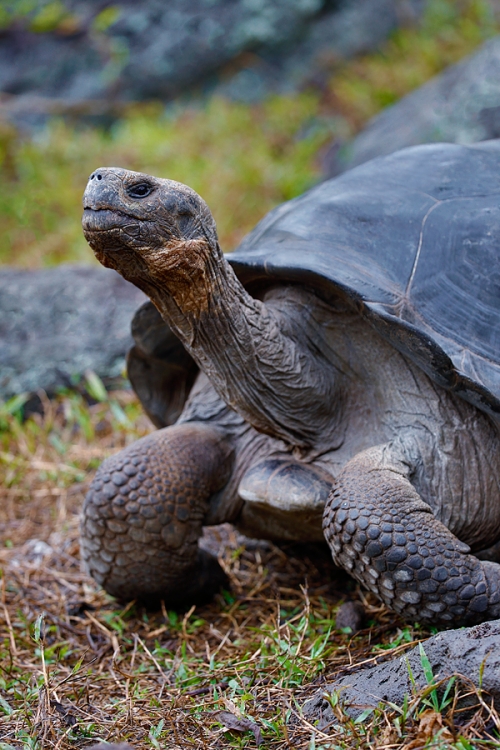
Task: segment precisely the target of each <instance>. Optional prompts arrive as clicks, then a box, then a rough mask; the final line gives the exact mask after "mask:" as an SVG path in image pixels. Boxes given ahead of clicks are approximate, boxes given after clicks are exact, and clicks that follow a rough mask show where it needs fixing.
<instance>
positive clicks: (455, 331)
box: [129, 140, 500, 427]
mask: <svg viewBox="0 0 500 750" xmlns="http://www.w3.org/2000/svg"><path fill="white" fill-rule="evenodd" d="M226 257H227V259H228V261H229V263H230V264H231V265H232V267H233V268H234V270H235V272H236V274H237V276H238V277H239V279H240V280H241V281H242V283H243V284H244V285H245V286H247V287H250V289H251V290H252V288H257V287H258V286H262V285H263V284H266V283H267V284H268V283H275V282H277V281H278V282H279V281H286V282H295V283H301V284H307V285H308V286H310V287H313V288H314V289H315V290H316V292H317V293H318V294H319V295H321V296H322V297H323V298H324V299H326V300H329V299H333V298H338V297H339V295H340V296H341V297H342V298H343V301H344V302H345V303H347V304H348V305H352V306H353V307H354V308H355V309H356V310H358V312H359V313H360V314H361V315H363V316H364V317H365V318H366V319H367V321H368V322H369V323H370V324H371V325H372V326H373V327H374V328H375V329H376V330H377V331H378V332H379V333H380V334H381V335H382V336H383V337H384V338H385V339H387V340H388V341H390V342H391V344H392V345H393V346H394V347H396V348H397V349H398V350H399V351H400V352H402V353H403V354H405V355H406V356H408V357H409V358H410V359H412V360H413V361H414V362H415V363H416V364H417V365H418V366H419V367H421V368H422V369H423V370H424V371H425V372H426V373H427V374H428V375H429V376H430V377H431V378H432V379H433V380H434V381H435V382H436V383H438V384H439V385H441V386H443V387H445V388H447V389H449V390H452V391H454V392H455V393H457V394H458V395H460V396H461V397H463V398H464V399H466V400H467V401H470V402H471V403H473V404H475V405H476V406H477V407H479V408H480V409H482V410H483V411H486V412H488V413H489V414H491V415H493V416H494V417H495V418H496V419H498V420H500V140H495V141H486V142H483V143H479V144H475V145H474V146H458V145H453V144H432V145H425V146H415V147H412V148H407V149H403V150H402V151H399V152H396V153H394V154H391V155H390V156H384V157H381V158H378V159H374V160H373V161H370V162H368V163H366V164H362V165H361V166H359V167H356V168H355V169H352V170H350V171H349V172H346V173H344V174H343V175H341V176H340V177H336V178H334V179H332V180H328V181H327V182H323V183H322V184H320V185H318V186H317V187H314V188H313V189H312V190H309V191H308V192H307V193H305V194H304V195H302V196H300V197H299V198H295V199H294V200H291V201H289V202H287V203H284V204H282V205H281V206H278V207H277V208H275V209H274V210H273V211H271V212H270V213H269V214H268V215H267V216H266V217H265V218H264V219H263V220H262V221H261V222H260V223H259V224H258V225H257V226H256V227H255V229H254V230H253V231H252V232H251V233H250V234H249V235H248V236H247V237H246V238H245V239H244V240H243V242H242V243H241V245H240V246H239V247H238V248H237V249H236V250H235V251H234V252H233V253H231V254H230V255H228V256H226ZM132 332H133V335H134V338H135V341H136V344H137V346H136V347H135V349H133V350H132V352H131V353H130V356H129V377H130V380H131V382H132V385H133V387H134V388H135V390H136V391H137V393H138V395H139V397H140V398H141V401H142V403H143V405H144V406H145V408H146V410H147V412H148V413H149V415H150V417H151V419H152V420H153V422H154V423H155V424H156V425H157V426H158V427H162V426H165V425H166V424H172V422H173V421H175V419H176V418H177V417H178V415H179V414H180V412H181V409H182V405H183V403H184V400H185V398H186V396H187V393H188V392H189V389H190V387H191V384H192V382H193V381H194V377H195V374H196V369H197V368H196V365H195V364H194V362H193V361H192V360H191V357H190V356H189V355H188V354H187V352H186V351H185V350H184V349H183V347H182V344H181V343H180V341H179V340H178V339H176V337H175V336H174V334H173V333H171V332H170V330H169V329H168V327H167V326H166V325H165V324H164V323H163V321H162V320H161V318H160V316H159V313H157V311H156V310H155V308H154V307H153V306H152V304H151V303H146V305H145V306H143V308H141V309H140V310H139V311H138V313H137V314H136V317H135V319H134V322H133V325H132ZM145 369H148V370H149V375H147V373H146V376H145ZM152 371H154V372H152ZM153 381H155V382H154V383H153Z"/></svg>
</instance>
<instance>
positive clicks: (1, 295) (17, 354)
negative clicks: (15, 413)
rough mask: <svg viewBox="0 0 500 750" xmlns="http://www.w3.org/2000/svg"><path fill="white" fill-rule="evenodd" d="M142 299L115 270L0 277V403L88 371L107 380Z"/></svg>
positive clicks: (117, 368) (70, 269) (121, 356)
mask: <svg viewBox="0 0 500 750" xmlns="http://www.w3.org/2000/svg"><path fill="white" fill-rule="evenodd" d="M145 299H146V298H145V296H144V294H143V293H142V292H140V291H139V290H138V289H136V287H134V286H133V285H132V284H129V283H128V282H127V281H124V279H122V278H121V276H119V275H118V274H117V273H116V272H115V271H111V270H109V269H105V268H100V267H99V268H98V267H95V268H93V267H76V266H59V267H58V268H50V269H44V270H38V271H25V270H19V269H14V268H12V269H9V268H3V269H2V270H1V271H0V362H1V363H2V364H1V367H0V398H3V399H5V398H8V397H10V396H12V395H14V394H17V393H23V392H35V391H37V390H38V389H40V388H42V389H44V390H45V391H47V392H49V393H50V392H53V391H54V389H55V388H57V386H62V385H63V386H67V385H68V383H69V380H70V378H71V376H72V375H81V374H82V373H84V372H85V371H86V370H93V371H94V372H96V373H97V374H98V375H99V376H100V377H103V378H107V377H115V376H117V375H119V374H120V372H121V371H122V369H123V367H124V363H125V354H126V352H127V350H128V348H129V347H130V345H131V343H132V338H131V335H130V321H131V319H132V316H133V314H134V312H135V310H136V309H137V307H139V305H141V304H142V303H143V302H144V300H145Z"/></svg>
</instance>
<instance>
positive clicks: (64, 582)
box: [0, 391, 500, 750]
mask: <svg viewBox="0 0 500 750" xmlns="http://www.w3.org/2000/svg"><path fill="white" fill-rule="evenodd" d="M87 401H88V397H87V398H84V396H83V395H78V394H66V395H63V396H60V397H59V398H58V399H57V400H56V401H54V402H51V403H50V402H47V401H45V417H44V418H42V417H40V416H37V415H35V416H34V417H31V418H30V419H28V421H27V422H25V423H24V425H21V423H20V421H19V419H18V417H16V415H15V414H14V415H9V414H8V413H7V412H8V411H9V409H8V408H7V409H5V408H4V412H3V415H0V421H1V423H2V424H1V427H2V429H3V432H2V435H1V437H0V439H1V450H2V453H1V458H2V474H3V481H2V489H1V490H0V495H1V501H2V502H1V506H0V507H1V510H0V533H1V535H2V542H3V545H2V549H1V550H0V564H1V566H2V570H3V575H2V580H1V590H0V593H1V604H0V749H1V750H6V749H7V748H16V750H17V748H19V749H20V748H31V749H35V748H36V749H37V750H38V749H43V750H45V748H47V749H48V748H51V749H52V748H54V750H55V749H56V748H57V750H66V749H68V748H78V747H89V746H90V745H92V744H93V743H94V742H97V741H98V740H106V741H110V742H111V741H128V742H130V743H131V744H132V746H133V747H135V748H186V747H193V748H200V750H201V749H202V748H203V750H209V749H210V750H212V749H215V748H222V747H236V748H243V747H249V748H251V747H255V746H256V743H257V741H259V740H260V739H262V746H263V747H269V748H276V749H277V748H304V749H306V748H307V750H315V749H316V750H319V749H320V748H325V750H326V748H351V747H359V748H368V747H380V748H382V747H384V748H403V747H406V748H414V749H415V748H417V747H424V746H425V747H435V748H438V747H439V748H445V747H446V748H447V747H449V748H457V750H458V749H460V750H469V748H473V747H479V745H477V744H476V742H477V738H480V739H481V741H485V739H486V738H487V737H489V736H490V734H491V732H492V731H493V729H494V727H495V726H496V727H498V726H499V724H498V720H497V718H496V716H495V715H492V714H491V712H490V711H489V709H488V708H487V704H485V705H484V706H481V705H479V704H478V708H477V712H476V714H475V715H474V716H473V717H472V718H470V717H469V719H468V723H464V721H463V720H461V719H460V715H459V714H456V713H454V706H453V703H451V704H450V705H448V706H446V707H443V710H442V711H439V712H436V711H435V710H434V711H433V710H432V709H431V708H429V707H428V705H427V704H426V702H425V701H426V700H427V702H428V696H427V698H424V697H423V696H415V697H414V698H413V701H414V704H415V705H414V709H413V712H408V709H406V713H405V709H404V707H403V708H402V709H401V710H400V711H399V712H398V711H397V710H395V709H394V707H393V708H390V707H388V708H387V710H385V711H382V710H381V711H377V712H375V713H374V714H372V715H371V716H370V717H369V718H368V717H365V718H364V720H363V721H361V722H358V723H355V722H353V721H352V720H351V719H349V718H348V717H347V716H346V715H345V714H344V713H343V711H342V709H341V707H340V706H339V705H338V706H335V712H336V715H337V716H338V721H336V722H335V723H334V724H333V725H331V726H330V727H327V728H323V729H319V728H318V727H315V726H312V725H311V724H310V723H309V722H308V721H307V720H306V719H305V718H304V717H303V716H302V711H301V706H302V705H303V703H304V701H305V700H306V699H307V698H308V697H310V696H312V695H313V693H314V692H315V691H317V690H318V688H321V685H322V684H324V683H325V681H326V680H328V679H329V678H330V679H331V676H332V675H333V674H334V673H335V672H337V671H339V670H345V669H346V668H348V667H349V665H357V664H360V663H364V662H367V661H368V662H373V661H374V660H375V659H376V658H380V656H382V657H384V656H385V655H387V654H388V653H390V652H391V650H392V649H397V651H398V652H401V651H402V650H404V649H405V648H406V647H409V646H410V645H412V644H413V643H414V642H415V641H416V640H417V639H419V638H421V637H424V636H426V635H428V633H427V632H425V631H423V630H421V629H418V627H417V629H415V628H412V627H408V626H404V625H403V624H402V623H401V622H400V621H399V620H398V619H397V618H396V617H395V616H393V615H391V614H390V613H388V612H387V611H386V610H385V609H384V608H383V607H381V606H380V605H379V604H378V603H377V602H376V601H375V600H374V599H371V598H364V595H363V594H362V593H361V592H359V591H358V590H356V589H355V587H354V584H353V582H352V581H351V580H350V579H348V578H347V577H346V576H345V575H344V574H342V573H340V572H339V571H337V570H336V569H335V568H334V567H333V565H332V563H331V561H330V558H329V556H328V554H327V552H326V550H324V549H323V548H320V547H304V546H302V547H297V546H295V547H288V548H283V549H282V548H279V547H277V546H275V545H273V544H270V543H267V542H255V541H250V540H245V539H244V538H242V537H241V536H239V535H238V534H237V533H236V532H235V530H234V529H233V528H232V527H230V526H222V527H216V528H214V529H210V530H209V532H208V533H207V534H206V536H205V539H204V542H203V543H204V544H205V545H206V546H207V547H208V548H209V549H210V550H211V551H212V552H214V553H215V554H217V555H218V557H219V560H220V562H221V564H222V566H223V567H224V569H225V570H226V572H227V574H228V576H229V579H230V581H231V587H230V590H229V591H224V592H222V593H221V594H219V595H218V596H217V597H216V598H215V600H214V601H213V602H212V603H211V604H209V605H205V606H200V607H196V608H194V607H193V608H192V609H191V610H189V611H187V612H181V613H178V612H173V611H167V610H166V609H165V608H163V609H162V610H160V611H157V612H148V611H146V610H145V609H143V608H142V607H140V606H137V605H135V604H134V603H131V604H128V605H125V606H124V605H120V604H118V603H117V602H116V601H115V600H113V599H112V598H111V597H108V596H107V595H106V594H105V593H103V592H102V591H101V590H99V589H98V588H97V587H96V586H95V584H94V583H93V581H92V580H91V579H89V578H88V577H87V576H86V575H85V574H84V573H82V571H81V569H80V562H79V550H78V514H79V509H80V507H81V503H82V500H83V496H84V492H85V481H83V482H82V479H85V480H86V481H88V478H89V476H90V474H91V472H92V470H93V468H94V467H95V465H96V464H97V463H98V462H99V461H100V460H101V459H102V458H104V457H105V456H106V455H108V454H109V453H110V452H113V451H116V450H117V449H118V448H119V447H121V446H123V445H124V444H126V443H127V442H129V441H130V440H133V439H135V437H137V436H139V435H141V434H144V433H145V432H146V431H147V430H148V429H149V426H148V424H147V422H146V421H145V419H144V418H143V417H140V416H139V414H140V412H139V409H138V406H137V404H136V403H135V402H134V400H133V398H132V396H131V394H130V393H128V392H126V391H122V392H116V393H114V394H112V396H111V397H110V398H109V399H108V400H106V401H103V402H101V403H94V404H93V405H92V406H88V405H87V403H86V402H87ZM14 407H15V404H14V405H12V404H11V406H10V411H14V412H15V408H14ZM117 420H118V421H117ZM120 425H121V426H120ZM75 480H76V481H75ZM346 597H354V598H360V597H361V598H362V599H363V601H364V605H365V609H366V611H367V616H368V627H367V628H366V629H365V630H363V631H361V632H360V633H358V634H357V635H355V636H351V635H349V634H346V633H342V632H339V631H338V630H335V627H334V621H335V614H336V610H337V607H338V605H339V603H340V602H341V601H342V600H344V599H345V598H346ZM403 714H404V716H405V717H406V718H405V719H404V720H402V719H401V716H402V715H403ZM431 739H432V742H433V743H434V744H432V745H429V744H427V745H426V742H430V741H431ZM436 743H438V744H436ZM485 746H486V747H500V745H499V744H497V743H496V742H495V741H494V740H486V745H485Z"/></svg>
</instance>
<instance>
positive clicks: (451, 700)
mask: <svg viewBox="0 0 500 750" xmlns="http://www.w3.org/2000/svg"><path fill="white" fill-rule="evenodd" d="M16 13H17V14H19V13H21V14H24V16H25V17H26V18H29V22H30V24H31V28H33V29H35V30H38V31H39V32H40V33H44V31H47V30H50V29H53V28H61V25H63V26H64V24H66V25H68V24H69V25H71V23H74V19H73V18H72V17H71V16H69V15H68V14H67V13H66V11H65V10H64V6H63V4H62V3H60V2H48V3H36V2H35V0H22V2H21V1H20V2H18V3H17V4H16V3H13V2H12V3H5V4H4V6H3V7H2V8H0V26H2V25H4V26H5V25H7V24H8V23H10V22H12V19H13V18H16V17H17V16H16ZM103 13H105V11H103ZM98 19H99V20H98V24H100V28H102V29H105V28H106V24H108V23H110V22H112V18H111V17H110V14H109V13H108V15H104V16H103V15H102V14H101V15H100V16H98ZM98 30H99V29H98ZM497 31H498V19H496V18H495V16H494V14H493V12H492V11H491V7H490V3H488V2H487V1H486V0H430V2H429V3H428V9H427V12H426V15H425V18H424V20H423V22H422V23H421V24H420V25H419V26H408V27H406V28H402V29H400V30H399V31H398V32H397V33H395V34H394V36H393V37H392V39H391V40H390V41H389V42H388V43H387V44H386V45H385V46H384V47H383V49H381V50H380V51H379V52H377V53H374V54H370V55H367V56H364V57H362V58H358V59H357V60H354V61H351V62H347V63H339V62H337V63H335V66H334V75H333V72H332V78H331V81H330V82H329V84H328V86H327V87H326V90H324V91H322V92H320V93H318V92H316V93H314V92H302V93H301V94H299V95H298V96H294V97H284V96H281V97H272V98H270V99H269V100H268V101H265V102H263V103H262V104H260V105H256V106H247V105H242V104H236V103H231V102H227V101H222V100H214V99H212V100H209V101H207V102H206V103H205V104H203V105H201V104H200V105H199V106H196V107H195V106H190V107H182V108H181V107H169V108H167V109H166V110H165V109H164V108H163V107H161V106H160V105H159V104H149V105H144V106H141V107H130V108H129V109H128V111H127V112H126V114H125V116H124V117H123V118H122V119H120V120H119V121H117V122H115V124H114V125H112V126H111V127H108V128H106V129H104V128H102V129H96V128H90V127H83V126H82V125H76V124H71V123H70V122H68V121H63V120H54V121H53V122H51V123H50V124H49V126H48V127H47V128H46V130H44V131H43V132H42V133H39V134H38V135H37V136H36V137H35V138H34V139H28V138H26V137H24V136H21V135H20V134H18V133H17V132H16V131H15V130H14V129H13V128H11V127H10V126H8V125H7V124H5V123H3V124H0V232H1V236H2V244H1V247H0V262H3V263H10V264H16V265H19V266H24V267H34V266H41V265H50V264H54V263H59V262H62V261H78V262H92V261H91V254H90V252H89V250H88V248H87V246H86V244H85V242H84V240H83V238H82V236H81V230H80V225H79V215H80V210H81V208H80V205H81V204H80V202H81V193H82V190H83V188H84V184H85V181H86V177H87V175H88V174H89V173H90V172H91V171H92V170H93V169H94V168H95V167H96V166H98V165H99V164H115V165H123V166H126V167H129V168H131V169H136V170H139V171H146V172H152V173H154V174H157V175H159V176H167V177H170V178H173V179H178V180H181V181H183V182H187V183H188V184H190V185H192V186H193V187H194V188H195V189H196V190H198V191H199V192H200V193H201V194H202V195H203V196H204V197H205V198H206V200H207V201H208V203H209V204H210V206H211V207H212V209H213V211H214V214H215V217H216V220H217V222H218V227H219V232H220V235H221V241H222V244H223V247H224V248H225V249H230V248H232V247H234V246H235V245H236V244H237V242H238V241H239V239H240V238H241V236H242V235H243V234H244V233H245V232H246V231H248V230H249V229H250V228H251V227H252V226H253V225H254V224H255V222H256V221H257V220H258V219H259V218H260V217H261V216H262V215H264V214H265V213H266V212H267V211H268V210H269V209H270V208H271V207H272V206H274V205H276V204H277V203H279V202H281V201H283V200H286V199H288V198H291V197H293V196H294V195H296V194H299V193H301V192H302V191H303V190H305V189H306V188H307V187H308V186H309V185H311V184H312V183H313V182H314V181H316V180H318V179H319V178H320V174H321V169H320V159H319V158H318V152H320V151H321V147H322V146H323V145H325V144H327V143H328V142H329V141H330V139H332V138H338V139H341V140H342V139H346V138H348V137H349V136H350V135H352V134H353V133H355V132H356V131H357V130H358V129H359V128H361V127H362V126H363V124H364V123H365V122H366V120H367V119H368V118H369V117H371V116H372V115H373V114H375V113H376V112H377V111H379V110H380V109H381V108H382V107H384V106H386V105H387V104H390V103H392V102H393V101H395V100H397V99H398V98H399V97H400V96H402V95H404V94H405V93H407V92H408V91H410V90H411V89H413V88H414V87H416V86H418V85H420V84H421V83H423V82H424V81H425V80H427V79H428V78H429V77H430V76H432V75H434V74H436V73H437V72H439V71H440V70H441V69H442V68H443V67H444V66H446V65H448V64H449V63H451V62H454V61H456V60H458V59H460V58H461V57H462V56H463V55H465V54H468V53H469V52H471V51H472V50H473V49H474V47H475V46H476V45H477V44H479V43H480V42H481V41H482V40H483V39H485V38H487V37H488V36H490V35H491V34H493V33H496V32H497ZM40 398H41V406H42V409H43V416H42V415H41V414H39V413H36V412H35V413H33V412H32V411H31V415H30V416H28V418H27V419H25V420H24V419H23V409H24V408H25V407H26V406H27V407H29V408H28V412H29V410H30V408H31V407H32V406H33V404H30V403H28V404H25V402H26V397H24V396H19V397H16V398H14V399H12V400H10V401H9V402H7V403H5V404H3V405H0V566H1V577H0V750H12V749H13V748H14V749H15V750H21V748H22V749H23V750H24V749H26V750H28V749H29V750H48V749H49V748H53V749H54V750H56V749H57V750H68V749H69V748H83V747H89V746H90V745H91V744H92V743H93V742H96V741H98V740H99V739H102V740H107V741H119V740H121V741H125V740H128V741H130V742H131V743H132V744H133V745H134V747H137V748H139V747H140V748H178V747H193V748H200V750H201V749H202V748H203V750H213V749H215V748H221V747H235V748H244V747H248V748H253V747H255V746H256V745H257V744H259V742H260V740H262V745H263V747H269V748H276V750H277V749H278V748H279V749H280V750H281V749H284V748H294V749H295V748H297V749H299V748H303V749H304V750H334V749H335V750H337V749H341V748H342V749H343V748H346V749H350V748H360V749H364V748H374V747H376V748H391V749H394V750H399V749H400V748H401V749H402V748H413V750H416V749H417V748H435V750H438V749H441V748H442V749H443V750H444V748H449V749H450V750H472V749H473V748H480V747H481V748H483V747H484V748H500V720H499V718H498V716H497V715H496V713H495V712H494V710H493V709H492V708H491V706H490V703H489V699H488V697H487V696H486V695H484V694H483V693H482V692H481V691H477V690H474V689H472V688H471V686H470V683H468V681H467V680H466V679H464V678H458V677H457V679H455V680H452V681H450V682H448V683H447V684H445V685H443V686H441V685H440V684H439V682H438V681H437V679H435V677H434V675H433V674H432V669H431V667H430V664H429V663H428V660H427V661H426V655H425V651H422V654H421V658H422V665H423V667H424V671H425V672H426V675H427V681H428V685H427V688H426V689H424V690H423V691H418V690H417V689H416V688H414V690H413V692H412V694H411V695H409V696H407V698H406V699H405V701H404V702H403V704H402V705H401V706H396V705H389V704H387V705H381V706H380V707H379V708H378V709H377V710H376V711H372V712H367V713H364V714H361V717H360V718H358V719H357V720H353V719H352V718H350V717H349V716H348V714H347V713H346V712H345V709H344V707H343V705H342V696H341V695H340V696H339V695H337V694H335V693H334V694H333V695H328V694H326V693H325V695H326V696H327V700H328V701H329V703H330V706H331V708H332V711H333V715H334V716H335V721H334V722H333V723H331V724H330V725H329V726H323V727H319V726H317V725H315V724H311V723H309V722H308V720H306V719H305V718H304V716H303V713H302V706H303V704H304V702H305V700H306V699H307V698H309V697H311V696H312V695H313V694H314V693H315V692H316V691H317V690H322V689H323V688H324V686H325V684H326V683H327V681H328V680H331V677H332V675H333V674H334V673H335V671H336V670H338V669H339V668H346V665H347V664H351V665H356V664H359V663H361V662H365V661H366V660H373V659H374V658H376V657H380V656H383V655H393V654H396V653H397V654H400V653H404V651H405V649H407V648H409V647H410V646H412V645H414V644H415V643H416V642H417V641H418V640H420V639H422V638H424V637H426V636H427V635H429V633H428V632H427V631H425V630H424V629H422V628H420V627H419V626H418V625H417V624H410V625H408V624H403V623H402V622H401V621H399V620H398V618H397V617H395V616H394V615H392V614H390V613H388V612H387V611H386V610H385V608H384V607H383V606H381V605H379V604H378V603H377V602H376V601H375V600H374V599H373V598H371V596H365V594H364V593H363V592H361V591H359V590H358V589H357V588H356V587H355V586H354V584H353V582H352V580H350V579H348V578H347V577H345V576H343V574H339V572H338V571H335V570H334V569H333V566H332V564H331V562H330V559H329V556H328V554H327V553H326V552H325V551H324V550H322V549H321V548H316V549H310V548H307V547H288V548H278V547H276V546H274V545H272V544H269V543H256V542H254V543H248V542H245V540H243V539H242V538H241V537H240V536H238V534H237V533H236V532H235V531H234V529H232V528H231V527H229V526H223V527H218V528H216V529H213V530H211V531H210V532H209V533H207V534H206V537H205V540H204V543H205V544H206V545H207V546H208V547H209V548H210V549H211V551H213V552H214V553H215V554H217V555H218V556H219V559H220V561H221V564H222V565H223V567H224V569H225V570H226V572H227V574H228V577H229V579H230V584H231V586H230V589H229V590H227V591H224V592H222V593H221V594H220V595H219V596H218V597H216V599H215V601H214V602H213V603H212V604H210V605H204V606H201V607H196V608H192V609H190V610H189V611H186V612H180V613H177V612H173V611H167V610H166V609H165V608H162V609H161V610H160V611H158V612H149V611H146V610H145V609H143V608H142V607H140V606H139V605H138V604H136V603H131V604H129V605H127V606H121V605H120V604H118V603H117V602H116V601H114V600H113V599H111V598H110V597H108V596H107V595H105V594H104V593H103V592H102V591H100V590H99V589H98V588H97V587H96V586H95V584H94V583H93V581H92V580H90V579H89V578H88V577H87V576H86V575H85V574H84V573H83V572H82V571H81V570H80V564H79V558H78V554H79V553H78V515H79V510H80V508H81V503H82V501H83V496H84V494H85V489H86V485H87V482H88V481H89V477H90V476H91V474H92V471H93V470H94V469H95V468H96V466H97V465H98V464H99V463H100V462H101V460H102V459H103V458H105V457H106V456H107V455H109V454H111V453H113V452H115V451H117V450H119V449H120V448H121V447H123V446H124V445H127V444H128V443H129V442H131V441H132V440H135V439H136V438H137V437H140V436H142V435H144V434H147V432H148V431H149V430H150V429H151V425H150V424H149V423H148V421H147V420H146V418H145V417H144V416H143V415H142V413H141V410H140V407H139V406H138V404H137V402H136V401H135V400H134V398H133V396H132V394H131V393H130V391H128V390H127V389H126V384H125V383H123V384H121V387H120V389H118V390H114V391H111V392H110V393H106V391H105V390H104V388H103V386H102V384H101V383H100V381H99V379H98V378H96V377H95V376H92V375H91V374H88V375H87V377H86V378H83V379H82V382H81V383H80V384H77V385H76V388H75V390H74V391H73V392H69V391H62V392H61V393H59V395H58V396H57V397H56V398H55V399H54V400H52V401H49V400H48V399H47V398H46V397H45V396H44V395H43V394H41V395H40ZM348 598H356V599H361V600H362V601H363V603H364V606H365V609H366V612H367V622H366V627H365V629H364V630H362V631H360V632H359V633H357V634H354V635H353V634H352V633H348V632H342V631H339V630H337V629H336V628H335V615H336V612H337V609H338V607H339V605H340V604H341V602H342V601H344V600H345V599H348ZM464 694H468V698H467V701H468V704H469V708H468V709H467V712H466V713H464V711H463V709H462V708H461V704H460V701H459V697H460V696H463V695H464Z"/></svg>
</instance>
